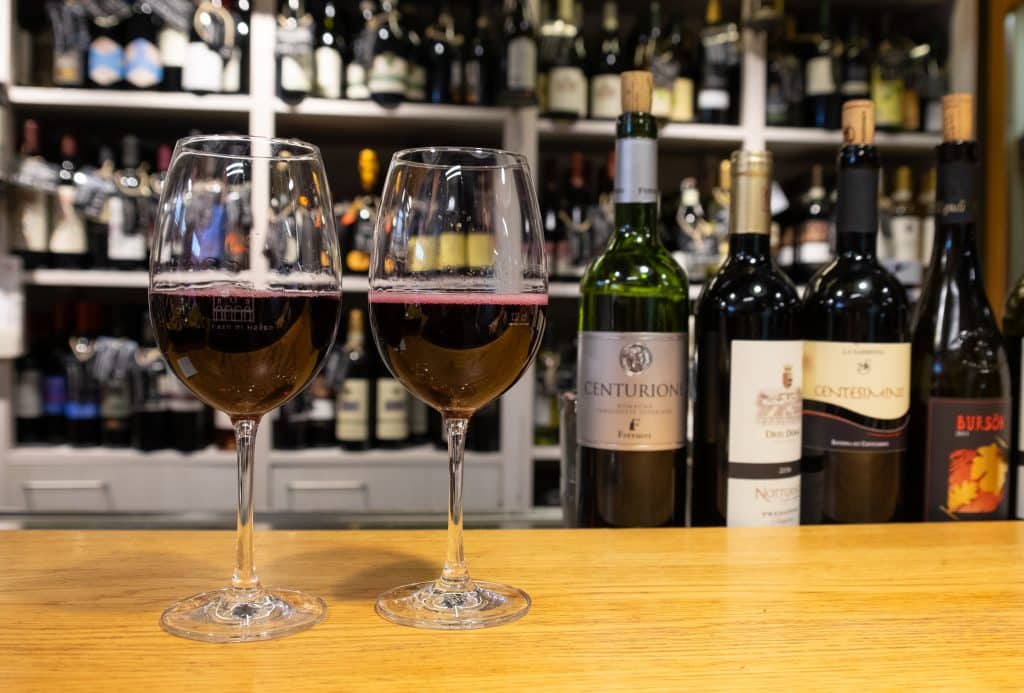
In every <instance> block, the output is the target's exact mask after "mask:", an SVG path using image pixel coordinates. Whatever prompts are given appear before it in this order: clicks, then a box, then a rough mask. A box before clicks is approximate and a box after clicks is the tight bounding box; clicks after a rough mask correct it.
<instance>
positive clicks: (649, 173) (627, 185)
mask: <svg viewBox="0 0 1024 693" xmlns="http://www.w3.org/2000/svg"><path fill="white" fill-rule="evenodd" d="M657 161H658V141H657V140H652V139H648V138H646V137H627V138H620V139H617V140H615V204H621V203H626V204H629V203H633V202H641V203H651V202H657V201H658V167H657Z"/></svg>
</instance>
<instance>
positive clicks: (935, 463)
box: [924, 397, 1011, 521]
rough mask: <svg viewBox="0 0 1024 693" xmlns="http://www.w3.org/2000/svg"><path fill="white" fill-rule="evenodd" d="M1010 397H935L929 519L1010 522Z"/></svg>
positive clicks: (931, 404) (930, 427)
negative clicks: (997, 520)
mask: <svg viewBox="0 0 1024 693" xmlns="http://www.w3.org/2000/svg"><path fill="white" fill-rule="evenodd" d="M1010 406H1011V405H1010V400H1008V399H963V398H944V397H931V398H929V400H928V438H927V442H926V445H927V450H926V454H925V510H924V512H925V516H924V519H925V520H930V521H933V520H994V519H1006V518H1007V517H1008V515H1009V508H1008V505H1009V502H1008V498H1007V494H1006V481H1007V476H1008V471H1009V464H1008V462H1007V460H1008V458H1009V456H1008V454H1007V452H1008V451H1007V440H1008V439H1009V431H1007V425H1008V422H1009V418H1010Z"/></svg>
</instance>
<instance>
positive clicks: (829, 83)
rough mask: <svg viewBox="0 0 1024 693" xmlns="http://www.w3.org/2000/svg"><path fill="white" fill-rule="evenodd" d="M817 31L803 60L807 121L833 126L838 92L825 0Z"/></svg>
mask: <svg viewBox="0 0 1024 693" xmlns="http://www.w3.org/2000/svg"><path fill="white" fill-rule="evenodd" d="M819 8H820V12H821V14H820V35H819V37H818V42H817V47H816V49H815V55H814V56H813V57H812V58H809V59H808V60H807V65H806V76H805V79H804V90H805V94H806V96H805V98H806V101H807V124H808V125H810V126H812V127H816V128H823V129H825V130H835V129H837V128H838V127H839V94H838V92H837V91H836V80H835V65H834V63H833V61H832V26H831V15H830V13H829V10H830V8H831V3H830V2H829V0H822V1H821V3H820V4H819Z"/></svg>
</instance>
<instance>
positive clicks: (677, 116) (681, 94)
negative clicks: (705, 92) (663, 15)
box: [668, 12, 697, 123]
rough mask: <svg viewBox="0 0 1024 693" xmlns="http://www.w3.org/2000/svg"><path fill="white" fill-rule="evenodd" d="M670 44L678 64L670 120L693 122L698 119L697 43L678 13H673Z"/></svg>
mask: <svg viewBox="0 0 1024 693" xmlns="http://www.w3.org/2000/svg"><path fill="white" fill-rule="evenodd" d="M668 45H669V46H671V53H672V55H673V56H674V59H673V61H672V63H673V64H674V65H676V66H677V68H678V69H676V70H675V72H676V76H675V78H674V79H673V80H672V109H671V111H670V112H669V120H671V121H672V122H673V123H691V122H693V121H694V120H695V119H696V114H695V113H694V83H695V81H696V77H697V70H696V67H697V66H696V60H695V55H696V43H695V40H694V39H693V35H692V34H691V33H688V32H687V30H686V29H685V28H684V26H683V24H682V21H681V19H680V17H679V15H678V13H676V12H673V13H672V22H671V29H670V31H669V35H668Z"/></svg>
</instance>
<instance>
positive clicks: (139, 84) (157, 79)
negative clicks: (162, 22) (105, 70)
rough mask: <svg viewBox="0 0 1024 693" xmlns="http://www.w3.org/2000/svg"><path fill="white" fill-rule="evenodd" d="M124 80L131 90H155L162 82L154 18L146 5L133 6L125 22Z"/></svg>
mask: <svg viewBox="0 0 1024 693" xmlns="http://www.w3.org/2000/svg"><path fill="white" fill-rule="evenodd" d="M124 80H125V86H127V87H131V88H134V89H158V88H159V87H160V85H161V84H162V83H163V81H164V66H163V61H162V60H161V58H160V49H159V48H158V47H157V18H156V17H155V16H154V15H153V8H152V7H151V6H150V5H149V4H148V3H146V2H140V3H136V4H135V5H134V6H133V7H132V16H131V17H129V18H128V19H126V20H125V22H124Z"/></svg>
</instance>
